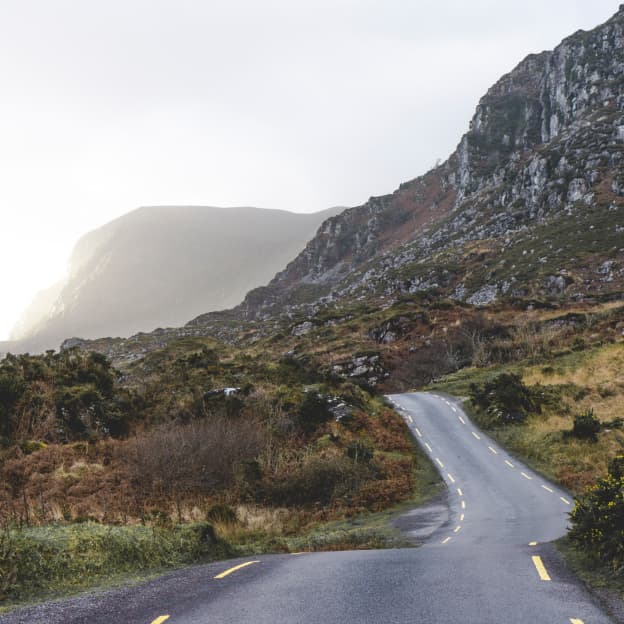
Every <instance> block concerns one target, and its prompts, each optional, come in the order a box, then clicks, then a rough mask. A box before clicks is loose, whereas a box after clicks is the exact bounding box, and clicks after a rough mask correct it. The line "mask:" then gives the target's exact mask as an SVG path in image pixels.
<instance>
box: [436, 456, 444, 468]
mask: <svg viewBox="0 0 624 624" xmlns="http://www.w3.org/2000/svg"><path fill="white" fill-rule="evenodd" d="M435 459H436V461H437V462H438V464H440V468H444V464H443V463H442V462H441V461H440V458H439V457H436V458H435Z"/></svg>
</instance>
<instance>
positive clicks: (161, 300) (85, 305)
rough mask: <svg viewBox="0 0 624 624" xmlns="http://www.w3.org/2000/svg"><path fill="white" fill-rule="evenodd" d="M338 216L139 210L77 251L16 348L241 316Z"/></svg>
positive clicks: (89, 237)
mask: <svg viewBox="0 0 624 624" xmlns="http://www.w3.org/2000/svg"><path fill="white" fill-rule="evenodd" d="M338 210H339V209H330V210H326V211H323V212H319V213H314V214H295V213H290V212H285V211H279V210H261V209H257V208H231V209H219V208H210V207H200V206H170V207H167V206H160V207H150V208H140V209H138V210H135V211H133V212H131V213H129V214H127V215H124V216H123V217H120V218H119V219H116V220H115V221H112V222H111V223H108V224H106V225H104V226H102V227H101V228H98V229H97V230H94V231H92V232H89V233H88V234H86V235H85V236H83V237H82V238H81V239H80V240H79V241H78V243H77V244H76V247H75V249H74V251H73V254H72V258H71V262H70V270H69V276H68V278H67V279H66V281H65V282H64V283H62V284H58V285H55V286H54V287H52V288H51V289H49V290H47V291H44V292H43V293H40V294H39V295H38V296H37V297H36V298H35V300H34V301H33V303H32V305H31V306H30V308H29V309H28V310H26V311H25V312H24V314H23V316H22V319H21V321H20V323H18V325H17V326H16V328H15V329H14V331H13V334H12V336H11V339H12V341H17V344H12V345H10V346H11V348H12V349H13V350H16V349H17V350H20V351H23V350H30V351H33V352H37V351H41V350H43V349H46V348H58V346H59V345H60V343H61V342H62V340H63V339H65V338H69V337H72V336H80V337H84V338H96V337H99V336H129V335H130V334H132V333H134V332H137V331H139V330H151V329H154V328H156V327H169V326H177V325H181V324H182V323H185V322H186V321H188V320H189V319H191V318H193V317H195V316H197V315H198V314H200V313H202V312H206V311H210V310H220V309H224V308H229V307H232V306H235V305H237V304H238V303H240V301H242V299H243V297H244V296H245V294H246V293H247V292H248V291H249V290H250V289H251V288H254V287H256V286H258V285H260V284H263V283H266V282H267V281H268V280H269V279H270V278H271V277H272V276H273V275H274V274H275V272H276V271H278V270H279V269H281V268H282V267H283V266H284V265H285V264H286V263H287V262H288V261H290V260H291V259H292V258H294V257H295V256H296V255H297V253H298V252H299V251H300V250H301V249H302V248H303V247H304V245H305V243H306V242H307V241H308V240H309V239H310V238H312V236H313V235H314V233H315V232H316V229H317V228H318V226H319V225H320V224H321V222H322V221H323V220H324V219H326V218H327V217H328V216H331V215H333V214H336V212H338Z"/></svg>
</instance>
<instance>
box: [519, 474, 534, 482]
mask: <svg viewBox="0 0 624 624" xmlns="http://www.w3.org/2000/svg"><path fill="white" fill-rule="evenodd" d="M520 474H521V475H522V476H523V477H524V478H525V479H528V480H529V481H532V480H533V477H530V476H529V475H528V474H527V473H526V472H521V473H520Z"/></svg>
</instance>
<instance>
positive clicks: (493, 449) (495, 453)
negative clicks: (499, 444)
mask: <svg viewBox="0 0 624 624" xmlns="http://www.w3.org/2000/svg"><path fill="white" fill-rule="evenodd" d="M488 448H489V449H490V451H492V453H494V455H498V451H497V450H496V449H495V448H493V447H491V446H488Z"/></svg>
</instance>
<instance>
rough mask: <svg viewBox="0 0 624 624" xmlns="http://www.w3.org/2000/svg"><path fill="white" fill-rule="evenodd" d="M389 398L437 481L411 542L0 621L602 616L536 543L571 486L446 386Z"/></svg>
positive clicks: (209, 569)
mask: <svg viewBox="0 0 624 624" xmlns="http://www.w3.org/2000/svg"><path fill="white" fill-rule="evenodd" d="M389 399H390V400H391V401H392V402H393V403H394V404H395V405H396V406H397V409H399V411H400V413H401V414H402V416H403V417H404V418H405V420H406V422H407V423H408V425H409V427H410V429H411V431H412V432H413V433H414V436H415V437H416V439H417V440H418V442H419V443H420V444H421V445H422V446H423V448H424V449H425V450H426V452H427V453H428V454H429V455H430V457H431V459H432V461H433V462H434V463H435V465H436V466H437V467H438V469H439V471H440V473H441V474H442V476H443V478H444V480H445V482H446V484H447V486H448V503H449V510H450V511H449V517H448V521H447V522H446V523H445V524H444V525H443V526H441V527H440V528H439V529H437V530H436V531H435V532H434V533H433V534H432V535H431V536H430V538H429V539H428V540H427V541H426V543H425V544H424V545H423V546H422V547H421V548H418V549H405V550H381V551H375V550H370V551H351V552H336V553H310V554H301V555H298V556H293V555H276V556H259V557H256V558H250V559H248V560H237V561H233V562H219V563H213V564H210V565H205V566H195V567H191V568H188V569H185V570H180V571H177V572H174V573H171V574H168V575H165V576H163V577H161V578H159V579H156V580H154V581H151V582H149V583H146V584H144V585H141V586H139V587H128V588H122V589H116V590H112V591H106V592H101V593H92V594H87V595H85V596H81V597H78V598H74V599H71V600H64V601H59V602H55V603H48V604H44V605H40V606H37V607H31V608H27V609H21V610H18V611H15V612H13V613H11V614H8V615H5V616H0V622H2V623H5V624H26V623H28V624H36V623H39V622H41V623H44V622H45V623H46V624H61V623H62V624H86V623H87V622H88V623H89V624H111V623H117V622H119V623H120V624H135V623H136V624H163V623H164V622H167V624H208V623H213V622H214V623H216V622H218V623H219V624H229V623H236V624H242V623H247V622H249V623H252V622H253V623H254V624H265V623H266V624H273V623H282V622H283V623H302V624H303V623H306V624H307V623H314V624H319V623H323V624H333V623H336V624H338V623H340V624H347V623H351V622H353V623H356V622H357V623H362V622H364V623H371V624H372V623H375V624H377V623H380V624H381V623H395V622H396V623H408V622H409V623H412V622H415V623H419V624H490V623H491V624H501V623H505V624H528V623H530V624H580V623H583V624H607V623H608V622H612V620H611V619H610V618H609V617H608V616H607V615H606V614H605V613H604V612H603V611H602V610H601V608H600V607H599V606H598V605H597V604H595V603H594V602H593V600H592V598H591V597H590V595H589V594H588V593H587V591H586V590H584V589H583V587H582V586H581V585H580V584H579V583H578V582H577V581H576V579H575V578H574V577H572V576H571V574H570V573H569V572H568V571H567V569H566V568H565V566H564V565H563V563H562V562H561V559H560V558H559V556H558V555H557V553H556V552H555V551H554V549H553V548H552V547H551V546H550V545H548V543H547V542H548V541H549V540H552V539H555V538H557V537H560V536H561V535H563V534H564V533H565V530H566V524H567V514H568V513H569V511H570V510H571V504H572V498H571V497H570V496H569V494H568V493H566V492H564V491H562V490H560V489H558V488H557V487H555V486H554V485H552V484H551V483H548V482H546V481H545V480H544V479H543V478H541V477H540V476H539V475H537V474H535V473H534V472H532V471H531V470H530V469H529V468H527V467H526V466H524V465H522V464H521V463H520V462H518V461H517V460H515V459H514V458H512V457H510V456H509V455H508V454H507V453H505V451H504V450H503V449H501V448H500V447H499V446H498V445H497V444H496V443H494V442H493V441H492V440H491V439H489V438H488V437H487V436H486V435H485V434H484V433H483V432H481V431H480V430H479V429H478V428H476V427H475V426H474V425H473V424H472V423H471V422H470V420H469V418H468V417H467V416H466V414H464V413H463V412H462V410H461V408H460V407H459V405H458V404H457V403H456V402H455V401H454V400H453V399H451V398H450V397H445V396H442V395H436V394H431V393H418V394H416V393H415V394H403V395H393V396H391V397H389ZM242 564H245V565H242ZM216 577H219V578H216Z"/></svg>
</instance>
